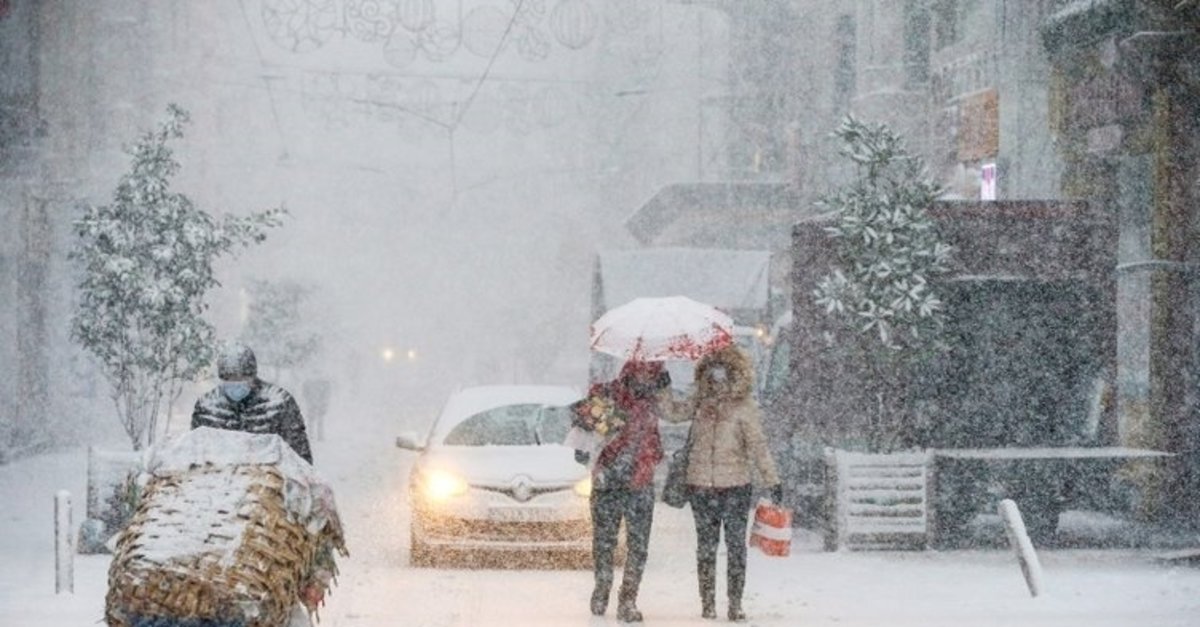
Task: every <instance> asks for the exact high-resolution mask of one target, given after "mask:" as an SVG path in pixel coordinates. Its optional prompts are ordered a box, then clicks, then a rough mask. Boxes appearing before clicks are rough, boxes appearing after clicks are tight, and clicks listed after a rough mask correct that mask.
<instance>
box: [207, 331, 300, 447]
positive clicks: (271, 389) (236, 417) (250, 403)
mask: <svg viewBox="0 0 1200 627" xmlns="http://www.w3.org/2000/svg"><path fill="white" fill-rule="evenodd" d="M217 376H218V377H219V378H220V379H221V383H220V385H218V386H217V387H216V388H215V389H213V390H210V391H209V392H208V393H207V394H205V395H204V396H201V397H200V399H199V400H197V401H196V407H195V409H194V410H193V411H192V428H193V429H196V428H199V427H214V428H217V429H229V430H232V431H245V432H247V433H274V434H276V435H278V436H279V437H281V438H283V441H284V442H287V443H288V446H291V447H292V450H293V451H296V454H298V455H299V456H300V457H303V458H304V461H306V462H308V463H310V464H311V463H312V461H313V459H312V449H311V448H309V445H308V434H307V433H306V431H305V429H304V417H303V416H301V415H300V405H298V404H297V403H296V399H294V398H292V395H291V394H289V393H288V391H287V390H285V389H283V388H281V387H279V386H277V385H275V384H273V383H268V382H266V381H263V380H262V379H259V378H258V362H257V360H256V359H255V357H254V352H253V351H251V350H250V348H249V347H247V346H244V345H241V344H234V345H232V346H230V347H228V348H227V349H226V350H224V351H222V353H221V355H220V356H219V357H218V358H217Z"/></svg>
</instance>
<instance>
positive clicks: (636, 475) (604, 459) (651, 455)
mask: <svg viewBox="0 0 1200 627" xmlns="http://www.w3.org/2000/svg"><path fill="white" fill-rule="evenodd" d="M624 383H625V379H620V380H618V381H616V382H614V383H613V384H612V387H611V388H610V391H611V392H612V394H613V397H614V399H615V400H616V404H617V407H620V408H621V410H622V411H624V412H625V414H626V415H627V416H628V417H629V418H628V422H626V423H625V426H624V427H622V428H621V431H620V433H618V434H617V436H616V437H615V438H613V441H612V442H609V443H608V445H607V446H605V447H604V448H603V449H602V450H601V451H600V454H599V456H597V457H596V467H597V468H607V467H608V466H609V465H610V464H612V462H613V460H615V459H616V458H617V457H618V456H620V455H621V454H622V453H624V452H625V451H626V449H627V448H629V447H636V449H635V450H634V453H633V477H632V478H631V479H630V480H629V488H630V489H638V488H644V487H646V486H648V485H650V484H651V483H653V481H654V469H655V467H656V466H658V463H659V462H660V461H662V458H663V449H662V439H661V438H660V437H659V434H658V411H659V409H658V402H657V399H656V398H655V397H653V396H652V397H650V398H641V397H638V396H635V395H634V394H633V393H632V391H630V390H629V388H628V387H627V386H626V385H624Z"/></svg>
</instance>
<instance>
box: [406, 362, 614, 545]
mask: <svg viewBox="0 0 1200 627" xmlns="http://www.w3.org/2000/svg"><path fill="white" fill-rule="evenodd" d="M581 396H582V394H581V393H580V392H579V391H577V390H576V389H574V388H571V387H566V386H534V385H503V386H484V387H473V388H467V389H464V390H461V391H459V392H456V393H454V394H453V395H451V396H450V398H449V399H448V400H447V402H446V405H445V407H444V408H443V409H442V412H441V414H440V415H439V416H438V417H437V419H436V420H435V421H434V423H433V426H432V428H431V429H430V432H429V434H428V436H427V438H426V439H425V441H424V442H418V441H417V439H416V437H415V436H414V435H412V434H406V435H401V436H400V437H398V438H397V439H396V446H398V447H400V448H404V449H409V450H413V451H417V452H418V453H419V456H418V457H417V459H416V460H415V461H414V463H413V467H412V472H411V474H410V477H409V503H410V505H411V506H412V529H411V535H412V545H411V553H410V556H411V558H410V560H411V562H412V563H413V564H414V565H428V564H429V563H430V562H432V561H433V559H434V558H435V557H437V556H438V555H439V554H442V553H445V552H448V551H458V552H462V551H539V552H547V553H551V554H554V555H556V556H557V555H562V556H564V557H568V558H580V559H586V558H590V555H591V549H592V528H591V513H590V509H589V505H588V497H589V495H590V494H591V479H590V478H589V475H588V472H587V468H585V467H584V466H583V465H580V464H579V463H577V462H576V461H575V455H574V450H573V449H571V448H568V447H567V446H564V445H563V443H562V442H563V440H564V439H565V437H566V434H567V431H568V429H569V428H570V424H571V411H570V409H569V408H568V407H567V406H568V405H570V404H571V403H573V402H575V401H577V400H579V399H580V398H581Z"/></svg>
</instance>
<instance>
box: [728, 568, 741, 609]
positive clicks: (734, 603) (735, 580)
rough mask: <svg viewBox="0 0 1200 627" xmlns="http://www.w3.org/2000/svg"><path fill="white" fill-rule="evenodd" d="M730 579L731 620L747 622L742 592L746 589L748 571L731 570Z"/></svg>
mask: <svg viewBox="0 0 1200 627" xmlns="http://www.w3.org/2000/svg"><path fill="white" fill-rule="evenodd" d="M727 575H728V577H729V588H728V590H729V620H731V621H735V622H740V621H744V620H746V612H744V611H742V591H743V590H745V589H746V569H745V568H730V569H729V572H728V573H727Z"/></svg>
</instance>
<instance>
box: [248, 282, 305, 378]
mask: <svg viewBox="0 0 1200 627" xmlns="http://www.w3.org/2000/svg"><path fill="white" fill-rule="evenodd" d="M249 295H250V305H249V311H248V313H247V319H246V327H245V328H244V329H243V330H242V342H244V343H245V344H246V345H247V346H249V347H250V348H252V349H253V350H254V353H255V355H257V357H258V360H259V363H260V364H262V365H265V366H269V367H271V368H273V369H275V373H276V377H278V376H279V370H281V369H284V368H298V367H301V366H303V365H304V364H306V363H307V362H308V361H309V360H310V359H311V358H312V357H313V356H314V355H315V354H316V352H317V351H318V350H320V346H321V337H320V335H318V334H317V333H315V332H314V331H312V330H311V329H308V328H306V327H305V324H304V320H305V319H306V317H305V315H304V306H305V303H306V302H307V300H308V298H309V295H310V290H309V288H307V287H305V286H304V285H301V284H300V283H297V282H295V281H289V280H279V281H267V280H261V279H259V280H254V281H251V282H250V289H249Z"/></svg>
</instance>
